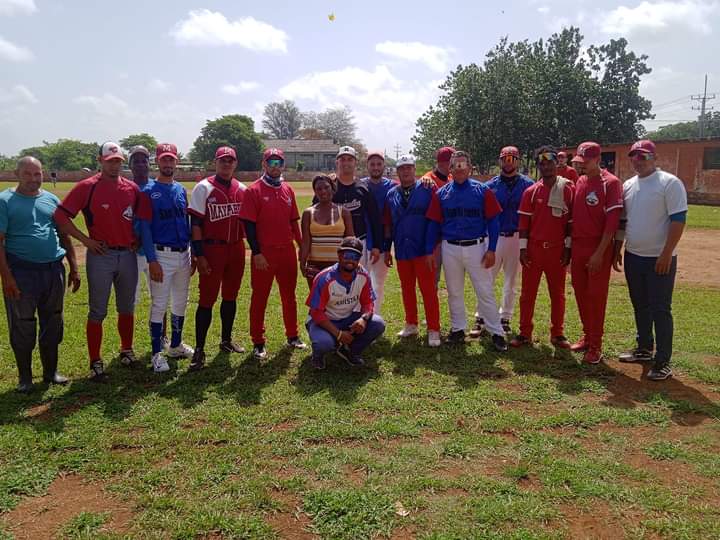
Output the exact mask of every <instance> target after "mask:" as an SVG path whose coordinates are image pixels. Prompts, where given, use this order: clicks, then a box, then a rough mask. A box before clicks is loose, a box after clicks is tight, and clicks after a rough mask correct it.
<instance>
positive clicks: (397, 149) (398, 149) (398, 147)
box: [395, 143, 401, 159]
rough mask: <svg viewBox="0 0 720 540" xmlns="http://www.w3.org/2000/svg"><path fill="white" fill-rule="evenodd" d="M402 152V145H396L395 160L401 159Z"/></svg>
mask: <svg viewBox="0 0 720 540" xmlns="http://www.w3.org/2000/svg"><path fill="white" fill-rule="evenodd" d="M400 150H401V148H400V144H399V143H396V144H395V159H398V158H399V157H400Z"/></svg>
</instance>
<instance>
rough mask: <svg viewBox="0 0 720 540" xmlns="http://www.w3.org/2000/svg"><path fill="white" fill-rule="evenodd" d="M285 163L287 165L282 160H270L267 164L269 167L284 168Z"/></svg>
mask: <svg viewBox="0 0 720 540" xmlns="http://www.w3.org/2000/svg"><path fill="white" fill-rule="evenodd" d="M283 163H285V162H284V161H283V160H282V159H268V160H267V164H268V167H282V166H283Z"/></svg>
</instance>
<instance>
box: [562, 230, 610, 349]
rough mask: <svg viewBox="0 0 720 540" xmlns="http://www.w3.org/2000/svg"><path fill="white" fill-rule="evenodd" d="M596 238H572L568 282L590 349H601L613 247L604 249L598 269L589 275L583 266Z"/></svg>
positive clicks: (595, 246)
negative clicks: (570, 284) (569, 280)
mask: <svg viewBox="0 0 720 540" xmlns="http://www.w3.org/2000/svg"><path fill="white" fill-rule="evenodd" d="M599 243H600V239H599V238H573V246H572V263H571V279H572V286H573V289H574V290H575V298H576V300H577V306H578V311H579V312H580V320H581V321H582V326H583V334H584V335H585V343H587V345H588V347H590V348H591V349H598V350H599V349H601V348H602V337H603V333H604V329H605V308H606V307H607V297H608V287H609V285H610V273H611V271H612V257H613V247H612V243H611V245H609V246H608V248H607V250H606V251H605V254H604V256H603V260H602V264H601V266H600V269H599V270H598V271H597V272H596V273H595V274H590V273H589V272H588V269H587V263H588V261H589V260H590V257H591V256H592V254H593V253H594V252H595V249H596V248H597V246H598V244H599Z"/></svg>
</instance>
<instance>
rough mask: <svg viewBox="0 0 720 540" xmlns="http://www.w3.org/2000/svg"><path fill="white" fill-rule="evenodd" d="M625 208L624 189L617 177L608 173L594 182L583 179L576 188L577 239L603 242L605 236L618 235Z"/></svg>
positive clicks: (574, 208)
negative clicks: (593, 239) (597, 239)
mask: <svg viewBox="0 0 720 540" xmlns="http://www.w3.org/2000/svg"><path fill="white" fill-rule="evenodd" d="M622 207H623V186H622V182H621V181H620V180H619V179H618V178H617V177H616V176H614V175H613V174H611V173H609V172H607V171H604V170H603V171H601V174H600V175H598V176H594V177H592V178H590V177H588V176H587V175H583V176H581V177H580V178H579V179H578V181H577V183H576V184H575V200H574V202H573V209H572V216H573V226H572V229H573V230H572V236H573V238H600V237H601V236H602V235H603V234H604V233H605V232H610V233H614V232H615V231H617V228H618V224H619V223H620V214H621V212H622Z"/></svg>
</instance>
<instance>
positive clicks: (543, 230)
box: [510, 146, 573, 349]
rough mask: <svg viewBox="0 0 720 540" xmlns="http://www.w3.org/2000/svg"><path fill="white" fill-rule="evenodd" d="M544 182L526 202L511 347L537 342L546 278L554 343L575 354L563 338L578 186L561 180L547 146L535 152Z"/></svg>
mask: <svg viewBox="0 0 720 540" xmlns="http://www.w3.org/2000/svg"><path fill="white" fill-rule="evenodd" d="M535 161H536V163H537V167H538V170H539V171H540V174H541V175H542V178H541V179H540V180H539V181H538V182H535V184H533V185H532V186H530V187H529V188H527V189H526V190H525V192H524V193H523V196H522V199H521V201H520V209H519V210H518V214H520V222H519V225H518V230H519V232H520V264H522V267H523V269H522V289H521V293H520V333H519V334H518V335H517V336H516V337H515V338H513V339H512V340H511V341H510V345H512V346H513V347H522V346H524V345H529V344H530V343H531V340H532V331H533V314H534V312H535V300H536V298H537V292H538V287H539V286H540V280H541V278H542V275H543V274H545V279H547V283H548V289H549V291H550V306H551V308H550V309H551V311H550V320H551V324H552V326H551V329H550V336H551V339H550V341H551V343H552V344H553V345H554V346H555V347H557V348H560V349H569V348H570V343H569V342H568V340H567V338H566V337H565V336H564V335H563V327H564V324H565V274H566V267H567V265H568V264H569V263H570V245H571V237H570V227H571V221H572V220H571V216H572V205H573V186H572V182H571V181H570V180H568V179H566V178H563V177H561V176H558V175H557V151H556V150H555V149H554V148H553V147H551V146H542V147H540V148H538V149H537V150H536V151H535Z"/></svg>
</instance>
